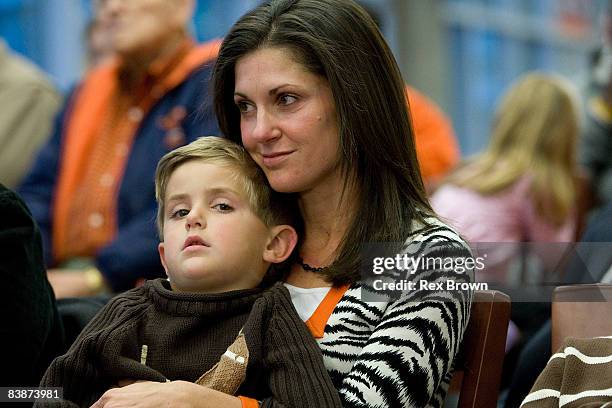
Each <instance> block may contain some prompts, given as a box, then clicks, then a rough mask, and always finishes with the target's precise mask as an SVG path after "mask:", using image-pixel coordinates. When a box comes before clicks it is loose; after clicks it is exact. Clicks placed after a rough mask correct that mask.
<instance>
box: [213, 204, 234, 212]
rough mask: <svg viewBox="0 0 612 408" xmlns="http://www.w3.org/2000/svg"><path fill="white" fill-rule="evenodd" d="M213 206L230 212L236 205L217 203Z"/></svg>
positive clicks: (221, 210)
mask: <svg viewBox="0 0 612 408" xmlns="http://www.w3.org/2000/svg"><path fill="white" fill-rule="evenodd" d="M213 208H214V209H216V210H219V211H220V212H230V211H232V210H233V209H234V207H232V206H231V205H229V204H226V203H219V204H215V205H213Z"/></svg>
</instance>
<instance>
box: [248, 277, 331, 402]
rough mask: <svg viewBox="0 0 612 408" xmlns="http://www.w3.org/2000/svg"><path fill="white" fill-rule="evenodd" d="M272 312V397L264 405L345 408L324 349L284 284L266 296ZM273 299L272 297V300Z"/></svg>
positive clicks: (268, 345)
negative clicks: (303, 319)
mask: <svg viewBox="0 0 612 408" xmlns="http://www.w3.org/2000/svg"><path fill="white" fill-rule="evenodd" d="M264 297H265V298H267V299H268V301H271V302H272V305H271V309H272V313H271V314H272V315H271V319H270V322H269V325H268V330H267V333H266V336H265V338H264V342H265V344H264V364H265V365H266V368H267V369H268V370H267V371H268V373H269V387H270V390H271V391H272V396H271V397H270V398H266V399H264V400H263V401H261V404H260V406H261V407H291V408H299V407H305V408H306V407H329V408H332V407H342V404H341V402H340V397H339V396H338V392H337V391H336V388H335V387H334V385H333V383H332V381H331V378H330V377H329V374H328V373H327V370H326V369H325V366H324V364H323V356H322V354H321V349H320V348H319V346H318V344H317V343H316V341H315V339H314V338H313V336H312V334H311V333H310V332H309V331H308V329H307V327H306V325H305V324H304V322H303V321H302V320H301V319H300V318H299V316H298V314H297V312H296V311H295V308H294V307H293V303H291V298H290V296H289V293H288V292H287V290H286V289H285V288H284V287H282V286H277V287H275V288H273V289H271V290H270V291H269V292H268V293H267V294H265V295H264ZM270 298H272V299H270Z"/></svg>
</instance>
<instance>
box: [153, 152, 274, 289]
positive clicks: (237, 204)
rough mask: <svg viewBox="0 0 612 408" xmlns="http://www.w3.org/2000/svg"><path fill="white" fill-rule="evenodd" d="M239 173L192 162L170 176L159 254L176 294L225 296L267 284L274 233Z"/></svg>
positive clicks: (184, 164) (208, 164) (227, 168)
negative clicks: (264, 280)
mask: <svg viewBox="0 0 612 408" xmlns="http://www.w3.org/2000/svg"><path fill="white" fill-rule="evenodd" d="M236 171H238V170H234V169H233V168H231V167H223V166H219V165H216V164H212V163H206V162H203V161H201V160H191V161H188V162H186V163H183V164H181V165H179V166H178V167H177V168H176V169H175V170H174V172H173V173H172V175H171V176H170V178H169V180H168V186H167V189H166V196H165V197H164V200H165V201H164V202H165V214H164V242H162V243H160V244H159V254H160V257H161V261H162V264H163V266H164V269H165V270H166V273H167V275H168V277H169V278H170V283H171V285H172V288H173V289H174V290H176V291H181V292H205V293H219V292H227V291H230V290H237V289H248V288H254V287H256V286H257V285H258V284H259V283H260V282H261V279H262V278H263V276H264V274H265V271H266V269H267V266H268V264H267V263H266V261H265V260H264V255H263V254H264V251H265V249H266V247H267V246H268V243H269V240H270V239H271V238H272V236H271V234H272V232H271V229H270V228H268V227H267V226H266V225H265V224H264V223H263V221H262V220H261V219H260V218H259V217H257V215H255V213H254V212H253V211H252V210H251V207H250V205H249V200H248V198H247V195H246V193H245V192H244V189H243V187H242V185H241V183H239V182H238V181H236V177H235V176H233V174H235V172H236Z"/></svg>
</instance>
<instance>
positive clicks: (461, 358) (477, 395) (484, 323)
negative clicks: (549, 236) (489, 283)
mask: <svg viewBox="0 0 612 408" xmlns="http://www.w3.org/2000/svg"><path fill="white" fill-rule="evenodd" d="M509 320H510V298H509V297H508V296H507V295H506V294H504V293H502V292H500V291H497V290H479V291H476V292H474V299H473V302H472V308H471V313H470V321H469V323H468V326H467V328H466V330H465V334H464V336H463V343H462V345H461V349H460V351H459V355H458V356H457V359H456V360H455V372H454V374H453V379H452V381H451V390H452V389H456V390H458V391H459V402H458V405H457V407H458V408H495V407H496V406H497V398H498V394H499V384H500V381H501V373H502V365H503V361H504V355H505V346H506V334H507V332H508V322H509Z"/></svg>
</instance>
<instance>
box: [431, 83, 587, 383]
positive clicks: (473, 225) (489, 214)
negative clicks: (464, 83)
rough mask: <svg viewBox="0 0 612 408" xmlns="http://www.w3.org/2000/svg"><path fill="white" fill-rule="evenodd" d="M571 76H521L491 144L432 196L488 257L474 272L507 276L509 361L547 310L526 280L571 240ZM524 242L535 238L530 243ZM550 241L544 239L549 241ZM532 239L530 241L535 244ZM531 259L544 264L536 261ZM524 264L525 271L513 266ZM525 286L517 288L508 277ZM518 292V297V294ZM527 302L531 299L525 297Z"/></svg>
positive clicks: (544, 269)
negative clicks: (526, 245) (526, 247)
mask: <svg viewBox="0 0 612 408" xmlns="http://www.w3.org/2000/svg"><path fill="white" fill-rule="evenodd" d="M574 93H575V92H574V91H573V89H572V88H571V83H570V82H568V81H567V80H565V79H563V78H561V77H558V76H553V75H547V74H542V73H529V74H526V75H524V76H522V77H521V78H519V79H518V80H517V81H516V82H515V83H514V84H512V85H511V87H510V89H509V90H508V91H507V92H506V94H505V95H504V96H503V98H502V100H501V103H500V104H499V105H498V108H497V111H496V115H495V118H494V123H493V128H492V131H491V140H490V142H489V145H488V147H487V148H486V149H485V150H484V151H483V152H481V153H480V154H477V155H476V156H475V157H473V158H471V159H468V160H466V161H465V163H463V164H462V165H460V166H459V167H458V169H457V170H455V171H454V172H453V173H452V174H451V175H450V176H449V177H448V178H447V179H446V180H445V182H444V184H443V185H442V186H441V187H440V188H439V189H438V190H437V191H436V192H435V193H434V195H433V196H432V200H431V204H432V207H433V209H434V210H435V211H436V213H437V214H438V215H439V216H441V217H442V218H443V219H444V220H445V221H447V222H449V223H450V224H451V225H453V226H454V227H455V228H457V230H458V231H459V233H460V234H461V235H462V236H463V237H464V238H465V239H466V240H467V241H468V242H470V243H478V244H477V247H478V248H479V249H478V252H481V253H482V254H484V256H486V257H487V261H486V268H485V269H484V270H482V271H479V273H480V276H478V274H477V276H476V280H480V281H485V282H488V283H494V284H503V285H504V286H503V290H504V291H506V292H508V293H510V295H511V296H512V297H513V299H514V300H515V301H513V304H512V312H511V322H510V325H509V329H508V336H507V339H508V340H507V343H506V351H507V352H508V353H511V355H509V357H508V359H507V360H506V361H507V362H506V363H505V364H506V366H505V369H506V370H507V372H508V373H510V372H511V371H512V369H513V364H514V363H515V362H516V360H515V354H517V353H518V352H519V351H520V349H521V347H522V346H523V344H524V343H525V342H527V341H528V339H529V338H531V337H532V336H533V335H534V333H535V332H536V331H537V330H538V329H539V327H540V326H541V325H542V324H543V323H544V322H545V321H546V320H547V319H548V318H549V316H550V305H549V303H547V302H544V301H542V299H543V294H542V290H540V289H539V288H538V287H536V286H533V287H532V286H526V285H525V284H526V283H527V282H531V281H533V280H534V279H536V275H537V274H538V273H539V274H540V276H542V274H544V273H551V272H555V271H557V269H558V266H559V262H560V260H561V259H562V256H563V253H564V251H565V249H566V246H565V245H561V244H548V243H550V242H556V243H566V242H570V241H573V240H574V236H575V230H574V228H575V224H576V220H575V214H576V211H575V208H576V200H577V197H576V177H577V171H576V161H575V155H576V148H577V138H578V132H579V130H578V129H579V126H578V104H577V101H575V99H577V98H576V97H575V95H574ZM521 242H538V243H541V244H536V245H535V247H533V246H534V245H533V244H532V246H531V247H530V248H529V251H528V252H527V251H525V250H524V248H523V247H521V246H520V245H519V243H521ZM544 243H545V244H544ZM532 247H533V248H532ZM533 260H535V261H538V262H539V267H538V268H537V269H534V268H533V267H532V265H533ZM517 266H518V267H519V269H521V270H520V274H521V276H519V277H515V276H513V275H515V274H514V273H511V271H512V272H513V271H514V270H515V269H516V267H517ZM517 279H518V280H519V281H520V282H519V283H520V284H521V285H520V287H519V288H518V289H517V290H514V289H513V288H512V287H508V286H505V285H507V284H513V285H514V284H516V282H517ZM517 300H519V301H518V302H517ZM526 300H527V301H529V302H527V301H526Z"/></svg>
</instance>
